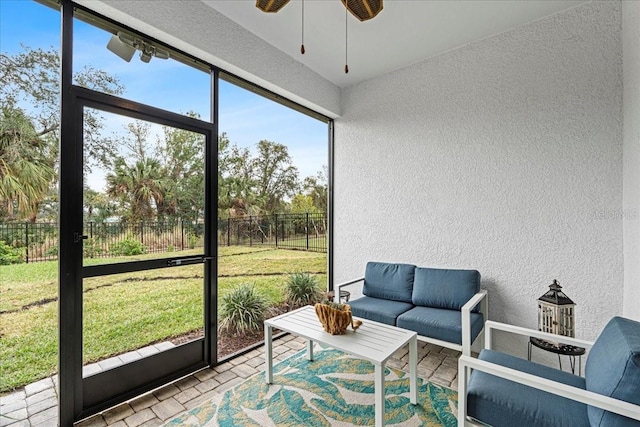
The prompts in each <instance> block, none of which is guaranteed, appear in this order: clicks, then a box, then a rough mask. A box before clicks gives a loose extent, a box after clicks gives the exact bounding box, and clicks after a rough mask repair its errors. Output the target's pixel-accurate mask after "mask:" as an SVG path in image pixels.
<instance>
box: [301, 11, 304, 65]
mask: <svg viewBox="0 0 640 427" xmlns="http://www.w3.org/2000/svg"><path fill="white" fill-rule="evenodd" d="M300 53H301V54H303V55H304V0H302V44H301V45H300Z"/></svg>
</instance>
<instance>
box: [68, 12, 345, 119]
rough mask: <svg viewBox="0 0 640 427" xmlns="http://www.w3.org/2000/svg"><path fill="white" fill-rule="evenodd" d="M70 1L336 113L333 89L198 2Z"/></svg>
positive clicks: (321, 110)
mask: <svg viewBox="0 0 640 427" xmlns="http://www.w3.org/2000/svg"><path fill="white" fill-rule="evenodd" d="M76 1H77V3H79V4H82V5H84V6H86V7H88V8H89V9H92V10H94V11H96V12H98V13H101V14H103V15H105V16H107V17H109V18H111V19H114V20H115V21H117V22H121V23H123V24H125V25H128V26H130V27H132V28H135V29H136V30H138V31H141V32H143V33H145V34H148V35H150V36H152V37H155V38H157V39H158V40H161V41H163V42H165V43H167V44H168V45H170V46H172V47H175V48H178V49H181V50H183V51H184V52H187V53H190V54H192V55H193V56H195V57H197V58H200V59H202V60H205V61H209V62H211V63H212V64H213V65H216V66H218V67H220V68H222V69H224V70H226V71H228V72H231V73H234V74H236V75H238V76H240V77H243V78H245V79H246V80H249V81H251V82H253V83H256V84H258V85H260V86H262V87H264V88H266V89H269V90H271V91H273V92H275V93H277V94H279V95H282V96H284V97H287V98H289V99H291V100H292V101H295V102H298V103H299V104H301V105H304V106H306V107H309V108H311V109H313V110H315V111H318V112H319V113H322V114H325V115H327V116H329V117H336V116H338V115H339V114H340V89H339V88H338V87H337V86H335V85H334V84H333V83H331V82H329V81H328V80H326V79H324V78H323V77H321V76H320V75H319V74H317V73H316V72H314V71H312V70H311V69H309V68H307V67H305V66H304V65H302V64H301V63H300V62H297V61H295V60H294V59H293V58H292V57H291V56H289V55H287V54H285V53H284V52H282V51H280V50H278V49H276V48H275V47H273V46H272V45H270V44H268V43H267V42H265V41H264V40H262V39H260V38H258V37H257V36H256V35H254V34H253V33H251V32H249V31H247V30H246V29H244V28H242V27H241V26H240V25H238V24H236V23H235V22H233V21H232V20H230V19H229V18H227V17H226V16H224V15H222V14H221V13H219V12H217V11H216V10H214V9H212V8H211V7H208V6H206V5H205V4H204V3H202V2H200V1H197V0H76ZM167 17H171V19H167Z"/></svg>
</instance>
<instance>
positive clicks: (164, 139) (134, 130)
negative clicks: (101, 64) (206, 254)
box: [83, 108, 205, 265]
mask: <svg viewBox="0 0 640 427" xmlns="http://www.w3.org/2000/svg"><path fill="white" fill-rule="evenodd" d="M204 150H205V137H204V135H202V134H198V133H195V132H190V131H185V130H181V129H176V128H171V127H168V126H162V125H158V124H155V123H151V122H146V121H142V120H134V119H130V118H127V117H123V116H119V115H116V114H111V113H107V112H104V111H100V110H96V109H92V108H86V109H85V168H84V174H85V178H84V235H85V236H87V238H86V239H85V240H84V241H83V250H84V265H95V264H104V263H114V262H126V261H135V260H144V259H152V258H173V257H179V256H187V255H194V254H202V253H203V247H204V222H203V221H204Z"/></svg>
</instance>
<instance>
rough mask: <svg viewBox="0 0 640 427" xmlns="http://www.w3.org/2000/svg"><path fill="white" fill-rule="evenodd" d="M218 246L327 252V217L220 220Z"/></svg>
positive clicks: (272, 216) (309, 214) (277, 215)
mask: <svg viewBox="0 0 640 427" xmlns="http://www.w3.org/2000/svg"><path fill="white" fill-rule="evenodd" d="M218 245H219V246H233V245H236V246H272V247H276V248H283V249H299V250H305V251H312V252H327V216H326V215H325V214H322V213H305V214H274V215H261V216H243V217H235V218H227V219H221V220H219V221H218Z"/></svg>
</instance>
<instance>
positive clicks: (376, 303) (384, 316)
mask: <svg viewBox="0 0 640 427" xmlns="http://www.w3.org/2000/svg"><path fill="white" fill-rule="evenodd" d="M349 305H350V306H351V313H352V314H353V315H354V316H355V317H362V318H364V319H369V320H373V321H374V322H380V323H386V324H387V325H393V326H396V318H397V317H398V316H399V315H400V314H402V313H404V312H405V311H407V310H410V309H411V307H413V305H412V304H409V303H407V302H402V301H391V300H388V299H382V298H372V297H361V298H358V299H356V300H353V301H349Z"/></svg>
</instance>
